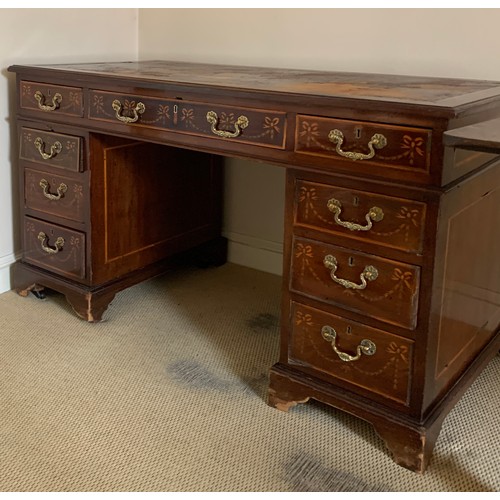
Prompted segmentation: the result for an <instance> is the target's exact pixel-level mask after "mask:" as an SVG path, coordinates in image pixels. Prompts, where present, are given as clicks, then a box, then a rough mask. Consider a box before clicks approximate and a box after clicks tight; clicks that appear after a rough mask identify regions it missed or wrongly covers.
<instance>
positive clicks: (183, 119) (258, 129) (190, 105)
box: [89, 90, 286, 149]
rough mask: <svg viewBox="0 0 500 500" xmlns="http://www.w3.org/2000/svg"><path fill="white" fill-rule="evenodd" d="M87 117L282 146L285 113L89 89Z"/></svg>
mask: <svg viewBox="0 0 500 500" xmlns="http://www.w3.org/2000/svg"><path fill="white" fill-rule="evenodd" d="M89 118H91V119H94V120H101V121H107V122H116V123H126V124H131V125H133V126H136V127H147V128H155V129H163V130H165V129H166V130H170V131H176V132H180V133H185V134H191V135H201V136H206V137H211V138H215V139H224V140H227V141H235V142H243V143H250V144H257V145H261V146H268V147H275V148H279V149H283V148H284V147H285V137H286V113H283V112H279V111H268V110H260V109H251V108H240V107H238V108H235V107H229V106H223V105H219V104H209V103H200V102H190V101H184V100H182V99H175V100H173V99H172V100H165V99H157V98H153V97H147V96H140V95H128V94H115V93H111V92H101V91H97V90H93V91H91V92H90V108H89Z"/></svg>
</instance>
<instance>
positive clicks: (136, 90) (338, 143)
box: [9, 61, 500, 186]
mask: <svg viewBox="0 0 500 500" xmlns="http://www.w3.org/2000/svg"><path fill="white" fill-rule="evenodd" d="M9 69H10V71H14V72H16V73H17V75H18V85H19V88H20V92H19V95H20V106H19V113H20V116H26V117H28V116H37V115H39V114H40V112H41V111H40V109H41V108H40V102H37V101H36V99H35V98H36V96H35V93H36V92H35V91H36V89H38V91H39V92H41V94H40V95H42V96H43V97H42V98H41V99H42V100H43V102H50V100H51V99H52V98H53V96H54V95H55V94H59V95H60V96H61V97H62V98H63V101H64V102H63V103H62V104H58V103H56V104H57V106H59V108H58V112H57V113H52V119H53V120H56V121H58V120H60V119H63V120H64V122H65V123H67V124H75V125H76V126H78V127H85V128H86V129H87V130H89V131H96V132H104V133H112V134H117V135H125V136H128V137H131V136H132V137H135V138H137V139H143V140H150V141H152V142H161V143H164V144H167V145H173V146H180V147H188V148H192V149H197V150H200V151H205V152H211V153H217V154H222V155H225V156H239V157H245V158H252V159H256V160H261V161H265V162H268V163H273V164H278V165H285V166H286V165H293V166H294V167H297V168H313V169H319V170H326V171H328V172H330V171H331V168H332V163H331V159H332V158H335V160H337V163H336V167H335V169H336V171H337V172H339V173H341V172H345V173H347V174H353V175H362V176H369V177H378V178H380V179H393V180H400V181H403V182H415V183H418V184H426V185H433V186H442V185H444V184H446V183H448V182H450V181H452V180H454V179H456V178H458V177H460V176H461V175H463V174H465V173H467V172H470V171H471V170H473V169H474V168H476V166H477V163H474V161H472V160H473V158H472V157H471V159H469V160H471V161H469V160H467V162H465V163H464V162H459V163H458V164H457V165H458V166H457V165H455V163H454V160H452V162H451V163H450V162H448V161H447V159H446V158H444V156H445V150H444V148H445V145H446V144H447V141H448V143H449V144H455V143H456V139H455V136H460V137H461V136H462V135H463V134H461V132H460V129H461V128H463V127H465V126H470V125H473V124H475V123H477V122H479V121H481V122H484V121H486V120H488V119H490V118H494V117H497V116H498V114H499V113H500V82H492V81H483V80H465V79H449V78H431V77H414V76H394V75H380V74H364V73H341V72H328V71H310V70H308V71H304V70H295V69H276V68H274V69H273V68H256V67H247V66H226V65H213V64H200V63H188V62H176V61H140V62H113V63H107V62H103V63H82V64H54V65H35V66H12V67H11V68H9ZM46 83H50V85H47V86H44V84H46ZM40 85H41V86H40ZM43 106H44V104H42V108H43ZM45 106H46V105H45ZM113 106H117V110H118V111H117V110H115V108H114V107H113ZM135 106H138V108H137V109H135V110H134V107H135ZM49 107H50V105H49ZM42 112H43V111H42ZM120 115H121V116H120ZM59 117H61V118H59ZM497 128H498V127H494V129H493V130H491V129H490V130H489V137H490V138H492V139H491V140H490V142H491V141H493V144H495V143H496V142H500V140H499V141H496V139H497V138H499V139H500V131H497ZM450 130H452V131H453V134H452V135H443V132H449V131H450ZM378 137H383V141H385V145H382V143H377V139H375V142H373V141H372V139H373V138H378ZM461 145H462V146H464V147H466V148H468V149H474V148H477V147H478V146H477V145H478V142H477V141H464V140H462V139H461ZM379 146H380V149H382V151H378V152H376V154H374V155H373V157H372V158H367V157H366V154H369V152H370V151H371V148H375V149H376V148H378V147H379ZM494 147H495V146H494ZM494 147H493V148H494ZM481 148H483V150H484V147H483V146H479V150H481ZM489 151H491V147H490V149H489ZM351 153H352V154H351ZM353 155H354V158H362V159H363V161H357V162H354V163H353V161H352V159H353ZM360 155H361V156H360ZM443 160H444V161H443ZM452 163H453V165H454V166H451V165H452ZM374 166H377V168H373V167H374ZM388 167H389V168H388Z"/></svg>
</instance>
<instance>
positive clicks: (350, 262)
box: [347, 257, 354, 267]
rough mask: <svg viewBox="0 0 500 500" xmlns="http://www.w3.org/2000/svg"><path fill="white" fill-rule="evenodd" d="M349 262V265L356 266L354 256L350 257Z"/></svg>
mask: <svg viewBox="0 0 500 500" xmlns="http://www.w3.org/2000/svg"><path fill="white" fill-rule="evenodd" d="M347 263H348V264H349V266H351V267H353V266H354V257H349V259H348V261H347Z"/></svg>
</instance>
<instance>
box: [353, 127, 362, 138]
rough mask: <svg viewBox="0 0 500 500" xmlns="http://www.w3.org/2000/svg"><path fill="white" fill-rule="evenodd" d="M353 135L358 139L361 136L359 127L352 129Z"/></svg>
mask: <svg viewBox="0 0 500 500" xmlns="http://www.w3.org/2000/svg"><path fill="white" fill-rule="evenodd" d="M354 137H356V139H359V138H360V137H361V128H359V127H356V128H355V129H354Z"/></svg>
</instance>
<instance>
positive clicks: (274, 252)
mask: <svg viewBox="0 0 500 500" xmlns="http://www.w3.org/2000/svg"><path fill="white" fill-rule="evenodd" d="M223 236H224V237H225V238H227V239H228V261H229V262H232V263H234V264H238V265H240V266H245V267H251V268H252V269H257V270H258V271H264V272H266V273H271V274H277V275H278V276H281V275H282V273H283V245H282V244H281V243H279V242H276V241H269V240H264V239H261V238H255V237H253V236H248V235H246V234H240V233H234V232H231V231H227V232H224V233H223ZM19 258H20V255H15V254H9V255H5V256H3V257H0V293H4V292H8V291H9V290H11V289H12V285H11V280H10V277H11V267H12V265H13V264H14V263H15V262H16V261H17V260H19Z"/></svg>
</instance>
